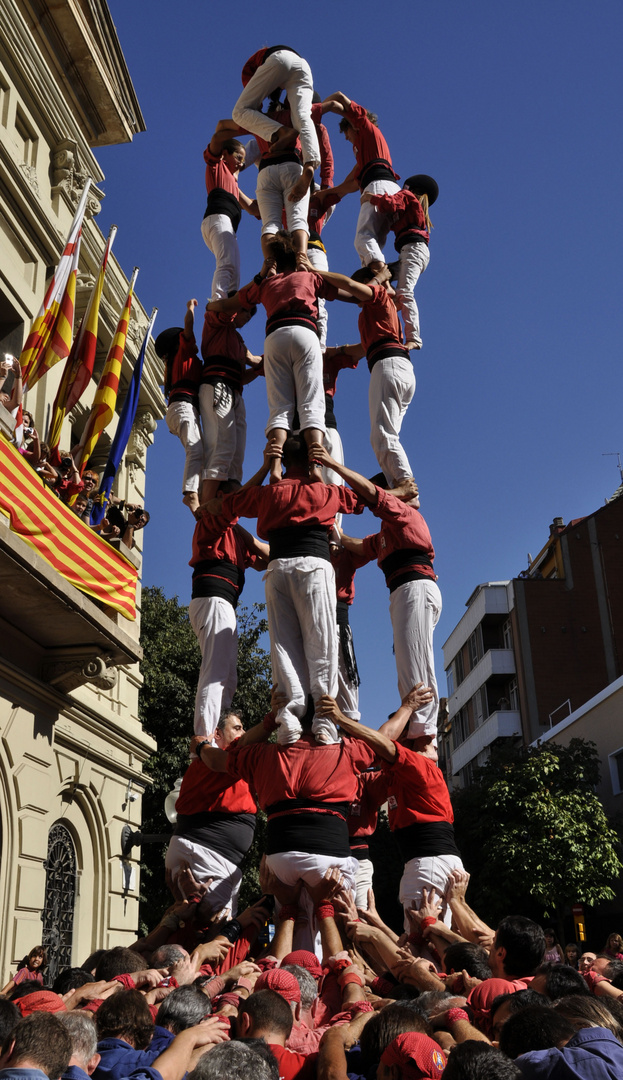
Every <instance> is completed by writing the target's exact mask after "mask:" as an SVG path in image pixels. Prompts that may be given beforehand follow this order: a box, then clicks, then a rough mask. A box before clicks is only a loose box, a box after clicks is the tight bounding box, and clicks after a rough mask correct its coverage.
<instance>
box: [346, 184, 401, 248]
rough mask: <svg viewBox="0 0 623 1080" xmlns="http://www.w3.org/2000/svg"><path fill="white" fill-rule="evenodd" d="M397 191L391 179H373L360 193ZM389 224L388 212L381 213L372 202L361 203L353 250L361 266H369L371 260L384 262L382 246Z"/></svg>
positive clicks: (393, 192) (390, 193)
mask: <svg viewBox="0 0 623 1080" xmlns="http://www.w3.org/2000/svg"><path fill="white" fill-rule="evenodd" d="M397 191H400V188H399V186H398V184H396V183H394V181H393V180H373V181H372V183H371V184H368V185H367V186H366V187H365V188H364V189H363V192H362V195H395V194H396V192H397ZM390 225H391V217H390V216H389V215H388V214H382V213H381V211H380V210H378V209H377V207H376V206H373V205H372V203H369V202H365V203H361V205H360V207H359V217H358V219H357V231H356V232H355V251H356V252H357V254H358V256H359V258H360V259H361V265H362V266H369V265H370V263H371V262H385V258H384V255H383V251H382V248H384V247H385V241H386V240H387V234H388V232H389V227H390Z"/></svg>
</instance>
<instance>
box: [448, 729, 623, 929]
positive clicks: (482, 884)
mask: <svg viewBox="0 0 623 1080" xmlns="http://www.w3.org/2000/svg"><path fill="white" fill-rule="evenodd" d="M598 782H599V758H598V755H597V749H596V747H595V744H594V743H592V742H588V741H586V740H584V739H572V740H571V742H570V743H569V746H566V747H565V746H558V745H557V744H555V743H547V744H546V745H545V746H540V747H518V748H512V749H506V750H494V752H493V754H492V756H491V759H490V761H489V762H487V764H486V765H485V766H484V767H483V768H482V769H480V770H478V773H477V775H476V777H475V780H474V783H473V784H472V786H471V787H469V788H466V789H465V790H463V791H461V792H459V793H458V795H457V796H456V797H455V799H454V804H455V819H456V820H455V828H456V834H457V839H458V842H459V847H460V849H461V851H462V853H463V857H464V861H465V863H466V866H467V868H468V869H469V870H470V871H472V873H473V875H474V876H473V878H472V886H471V887H470V888H471V891H470V902H471V903H472V904H473V906H474V907H475V908H476V909H477V910H478V911H479V912H481V913H482V914H483V915H484V916H486V917H487V918H489V919H490V920H492V921H494V922H495V921H496V920H497V919H498V918H499V917H500V916H502V915H505V914H508V912H509V911H514V912H517V911H519V910H520V909H521V908H522V907H523V909H524V910H525V909H526V907H529V906H530V905H533V906H536V907H537V908H538V909H540V910H541V911H542V912H543V913H545V914H546V915H551V914H554V913H556V914H558V916H560V915H561V913H562V910H563V908H564V907H565V906H566V905H568V904H571V903H576V902H582V903H584V904H587V905H593V904H596V903H598V902H599V901H601V900H609V899H612V898H613V897H614V891H613V889H612V884H613V882H614V881H615V879H616V878H617V877H618V876H619V874H620V873H621V870H622V869H623V866H622V864H621V861H620V858H619V847H620V845H619V839H618V836H617V834H616V833H615V832H614V830H613V829H611V828H610V826H609V823H608V819H607V817H606V814H605V811H604V808H603V806H602V804H601V802H600V801H599V799H598V797H597V795H596V794H595V786H596V785H597V784H598ZM527 913H528V912H527Z"/></svg>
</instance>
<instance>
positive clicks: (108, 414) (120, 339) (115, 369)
mask: <svg viewBox="0 0 623 1080" xmlns="http://www.w3.org/2000/svg"><path fill="white" fill-rule="evenodd" d="M137 277H138V267H136V266H135V267H134V272H133V274H132V280H131V281H130V288H129V289H128V295H127V297H126V300H125V304H124V305H123V311H122V313H121V317H120V319H119V322H118V323H117V329H116V331H115V336H114V337H113V339H112V343H111V346H110V349H109V350H108V356H107V357H106V363H105V364H104V370H103V372H102V375H101V378H100V381H99V383H98V386H97V390H96V391H95V397H94V399H93V405H92V406H91V412H90V414H89V418H88V420H87V422H86V426H85V429H84V431H83V433H82V438H81V439H80V442H79V444H78V446H77V447H76V449H75V450H74V451H73V455H74V460H75V462H76V468H77V469H78V470H79V472H80V474H81V475H82V473H83V472H84V469H85V466H86V463H87V461H88V460H89V457H90V456H91V454H92V453H93V450H94V449H95V446H96V444H97V440H98V439H99V437H100V435H101V433H102V431H104V429H105V428H106V427H108V425H109V423H110V421H111V420H112V418H113V416H114V415H115V405H116V404H117V394H118V392H119V379H120V376H121V364H122V362H123V354H124V351H125V342H126V337H127V333H128V324H129V322H130V311H131V310H132V297H133V295H134V285H135V282H136V279H137Z"/></svg>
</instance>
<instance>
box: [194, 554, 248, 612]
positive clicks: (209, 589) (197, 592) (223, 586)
mask: <svg viewBox="0 0 623 1080" xmlns="http://www.w3.org/2000/svg"><path fill="white" fill-rule="evenodd" d="M243 589H244V570H243V569H242V568H241V567H240V566H236V564H235V563H232V562H229V560H228V559H202V560H201V562H199V563H197V565H196V566H195V567H194V568H193V589H192V599H193V600H196V599H198V598H199V597H202V596H218V597H220V598H221V599H222V600H228V601H229V603H230V604H231V605H232V607H233V608H235V607H237V605H238V600H239V598H240V594H241V593H242V590H243Z"/></svg>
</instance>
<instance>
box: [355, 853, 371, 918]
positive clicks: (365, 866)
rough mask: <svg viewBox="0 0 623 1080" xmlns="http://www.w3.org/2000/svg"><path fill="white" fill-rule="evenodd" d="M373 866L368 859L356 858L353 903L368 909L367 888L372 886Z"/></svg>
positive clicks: (365, 909)
mask: <svg viewBox="0 0 623 1080" xmlns="http://www.w3.org/2000/svg"><path fill="white" fill-rule="evenodd" d="M373 873H374V866H373V865H372V861H371V860H370V859H358V860H357V880H356V882H355V903H356V905H357V907H360V908H363V910H364V911H367V910H368V890H369V889H371V888H372V874H373Z"/></svg>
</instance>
